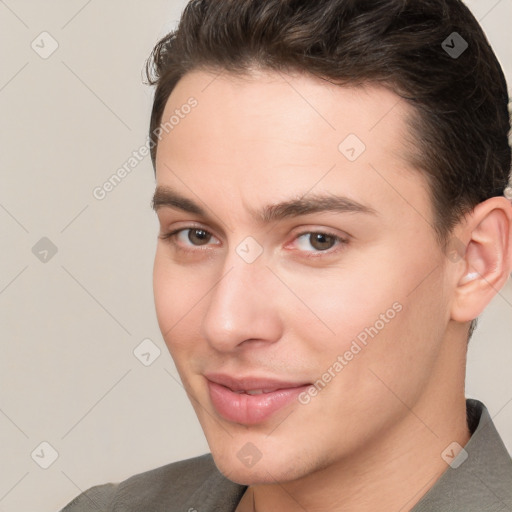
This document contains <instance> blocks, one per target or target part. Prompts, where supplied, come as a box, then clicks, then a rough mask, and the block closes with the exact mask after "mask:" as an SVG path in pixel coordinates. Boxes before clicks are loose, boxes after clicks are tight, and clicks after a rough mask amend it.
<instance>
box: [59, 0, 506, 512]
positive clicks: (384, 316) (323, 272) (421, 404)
mask: <svg viewBox="0 0 512 512" xmlns="http://www.w3.org/2000/svg"><path fill="white" fill-rule="evenodd" d="M148 71H149V75H150V76H151V80H152V83H153V84H156V93H155V99H154V106H153V112H152V117H151V127H150V137H151V141H152V146H153V149H152V157H153V163H154V166H155V173H156V182H157V187H156V191H155V195H154V200H153V206H154V209H155V210H156V212H157V215H158V219H159V222H160V233H159V241H158V246H157V251H156V258H155V267H154V292H155V304H156V310H157V316H158V321H159V326H160V329H161V331H162V334H163V337H164V339H165V342H166V344H167V346H168V348H169V351H170V353H171V355H172V357H173V359H174V362H175V364H176V367H177V369H178V372H179V374H180V377H181V379H182V382H183V385H184V387H185V389H186V391H187V393H188V396H189V398H190V400H191V402H192V405H193V406H194V409H195V411H196V413H197V416H198V419H199V421H200V423H201V426H202V428H203V430H204V433H205V436H206V438H207V441H208V444H209V447H210V449H211V454H208V455H205V456H202V457H198V458H195V459H191V460H187V461H181V462H178V463H174V464H170V465H167V466H164V467H162V468H158V469H155V470H153V471H149V472H147V473H143V474H140V475H136V476H134V477H132V478H130V479H128V480H126V481H124V482H122V483H119V484H105V485H100V486H97V487H94V488H92V489H90V490H89V491H87V492H86V493H84V494H82V495H81V496H79V497H78V498H76V499H75V500H74V501H73V502H72V503H71V504H69V505H68V506H67V507H66V508H65V509H64V510H65V511H66V512H77V511H85V510H87V511H89V510H91V511H92V510H102V511H114V510H115V511H116V512H117V511H119V512H120V511H148V512H149V511H151V512H157V511H162V512H163V511H175V510H176V511H178V510H180V511H181V510H189V511H192V510H196V511H199V512H203V511H230V512H232V511H236V512H249V511H258V512H262V511H265V512H270V511H277V510H279V511H284V512H287V511H318V512H323V511H331V512H332V511H338V510H339V511H341V510H343V511H358V512H361V511H362V512H365V511H374V510H383V511H393V512H394V511H410V510H412V511H415V512H419V511H421V512H424V511H440V510H453V511H462V510H464V511H482V510H489V511H490V510H493V511H498V510H500V511H506V510H512V460H511V458H510V456H509V454H508V453H507V451H506V449H505V447H504V445H503V443H502V441H501V439H500V438H499V435H498V433H497V432H496V430H495V427H494V426H493V423H492V420H491V418H490V416H489V413H488V411H487V409H486V408H485V406H484V405H483V404H482V403H480V402H478V401H476V400H467V401H466V399H465V396H464V378H465V357H466V351H467V344H468V341H469V338H470V337H471V333H472V331H473V328H474V326H475V321H476V320H475V319H476V318H477V317H478V316H479V314H480V313H481V312H482V311H483V309H484V308H485V307H486V306H487V304H488V303H489V302H490V301H491V299H492V298H493V297H494V296H495V295H496V293H498V291H499V290H500V289H501V288H502V287H503V285H504V284H505V282H506V280H507V278H508V276H509V274H510V272H511V270H512V205H511V203H510V200H509V199H508V197H509V192H510V191H509V189H507V188H506V187H507V183H508V181H509V171H510V147H509V145H508V140H507V134H508V131H509V128H510V124H509V115H508V111H507V103H508V95H507V89H506V83H505V79H504V77H503V73H502V71H501V68H500V66H499V64H498V62H497V60H496V58H495V56H494V54H493V52H492V50H491V48H490V47H489V45H488V43H487V41H486V39H485V36H484V34H483V32H482V30H481V28H480V27H479V25H478V23H477V22H476V20H475V19H474V18H473V16H472V15H471V14H470V12H469V11H468V9H467V8H466V7H465V6H464V5H463V4H462V3H461V2H460V1H459V0H426V1H422V2H417V1H414V0H379V1H377V0H376V1H365V0H315V1H307V0H300V1H299V0H262V1H254V0H198V1H192V2H190V3H189V4H188V6H187V8H186V9H185V11H184V13H183V16H182V19H181V22H180V25H179V28H178V29H177V31H176V32H174V33H172V34H169V35H168V36H167V37H165V38H164V39H162V40H161V41H160V42H159V43H158V45H157V46H156V48H155V50H154V52H153V55H152V60H151V61H150V64H149V66H148ZM504 194H505V197H504Z"/></svg>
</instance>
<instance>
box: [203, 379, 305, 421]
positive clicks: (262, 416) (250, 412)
mask: <svg viewBox="0 0 512 512" xmlns="http://www.w3.org/2000/svg"><path fill="white" fill-rule="evenodd" d="M205 377H206V380H207V383H208V391H209V394H210V400H211V402H212V404H213V406H214V408H215V409H216V411H217V412H218V413H219V415H220V416H222V417H223V418H224V419H226V420H228V421H232V422H234V423H241V424H244V425H255V424H257V423H262V422H264V421H265V420H267V419H268V418H270V416H272V415H273V414H274V413H276V412H277V411H279V410H281V409H283V408H285V407H286V406H288V405H289V404H290V403H292V402H296V398H297V397H298V395H299V394H300V393H302V392H303V391H304V390H306V389H307V388H308V387H310V386H311V385H312V384H311V383H301V382H291V381H282V380H277V379H273V378H265V377H263V378H261V377H252V376H246V377H240V378H234V377H231V376H229V375H225V374H208V375H205ZM260 389H264V390H272V391H270V392H268V393H262V394H258V395H248V394H246V393H240V391H244V390H245V391H247V390H260Z"/></svg>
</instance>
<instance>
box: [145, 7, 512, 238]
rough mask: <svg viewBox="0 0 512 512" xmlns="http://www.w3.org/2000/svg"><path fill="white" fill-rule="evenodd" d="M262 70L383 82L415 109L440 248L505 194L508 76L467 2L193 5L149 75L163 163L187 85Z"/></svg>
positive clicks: (159, 50) (419, 160)
mask: <svg viewBox="0 0 512 512" xmlns="http://www.w3.org/2000/svg"><path fill="white" fill-rule="evenodd" d="M454 33H456V34H454ZM466 44H467V48H465V46H466ZM462 50H463V51H462ZM253 67H262V68H265V69H269V70H278V71H285V72H286V71H300V72H306V73H309V74H311V75H315V76H318V77H320V78H323V79H326V80H329V81H331V82H334V83H338V84H340V85H344V84H347V85H362V84H366V83H370V84H371V83H376V84H380V85H383V86H385V87H388V88H390V89H391V90H392V91H393V92H395V93H396V94H398V95H399V96H401V97H402V98H403V99H404V100H405V101H407V102H408V104H410V105H412V106H413V111H414V112H415V114H416V115H414V116H412V118H411V119H410V120H409V122H410V124H411V128H412V130H411V131H412V136H413V137H414V139H413V140H414V146H415V151H414V154H413V155H411V160H412V162H411V163H412V164H413V165H414V166H415V167H417V168H418V169H420V170H421V171H422V172H423V173H424V175H425V177H426V178H427V180H428V183H429V185H430V193H431V196H432V201H433V206H434V211H435V217H436V218H435V225H434V226H433V227H434V228H435V230H436V232H437V235H438V238H439V240H440V242H442V243H446V242H447V241H448V237H449V234H450V232H451V231H452V229H453V227H454V226H455V224H456V223H457V222H458V221H459V220H460V219H461V218H462V216H463V215H465V214H466V213H468V212H470V211H471V210H472V209H473V208H474V207H475V206H476V205H477V204H478V203H480V202H482V201H484V200H485V199H488V198H489V197H493V196H499V195H502V194H503V191H504V189H505V187H506V186H507V183H508V180H509V173H510V163H511V152H510V147H509V144H508V132H509V129H510V118H509V113H508V93H507V85H506V82H505V77H504V75H503V71H502V69H501V67H500V65H499V63H498V61H497V59H496V56H495V55H494V52H493V51H492V49H491V47H490V45H489V43H488V41H487V39H486V37H485V35H484V33H483V31H482V29H481V27H480V25H479V24H478V22H477V21H476V19H475V18H474V16H473V15H472V14H471V12H470V11H469V9H468V8H467V7H466V6H465V5H464V4H463V3H462V2H461V1H460V0H421V1H419V0H192V1H191V2H190V3H189V4H188V5H187V6H186V8H185V10H184V12H183V14H182V17H181V20H180V23H179V26H178V28H177V29H176V30H175V31H173V32H171V33H170V34H168V35H167V36H165V37H164V38H163V39H161V40H160V41H159V42H158V43H157V45H156V46H155V48H154V50H153V52H152V55H151V57H150V59H149V60H148V62H147V66H146V73H147V77H148V81H149V83H150V84H153V85H156V91H155V97H154V103H153V110H152V114H151V123H150V140H151V141H152V143H153V146H152V150H151V157H152V160H153V166H154V165H155V157H156V150H157V143H158V140H157V137H156V135H155V129H156V128H157V127H158V126H159V125H160V123H161V121H162V114H163V111H164V108H165V104H166V102H167V100H168V98H169V96H170V94H171V92H172V90H173V89H174V87H175V86H176V84H177V82H178V81H179V80H180V78H182V77H183V76H184V75H185V74H186V73H187V72H189V71H192V70H198V69H206V70H213V71H222V70H227V71H230V72H234V73H238V74H243V73H247V72H250V70H251V68H253Z"/></svg>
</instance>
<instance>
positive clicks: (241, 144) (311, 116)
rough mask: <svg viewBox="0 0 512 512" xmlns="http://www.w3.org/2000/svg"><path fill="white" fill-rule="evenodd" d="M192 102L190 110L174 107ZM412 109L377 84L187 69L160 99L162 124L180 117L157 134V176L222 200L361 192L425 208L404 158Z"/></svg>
mask: <svg viewBox="0 0 512 512" xmlns="http://www.w3.org/2000/svg"><path fill="white" fill-rule="evenodd" d="M191 98H193V99H194V101H195V102H196V106H195V107H194V108H193V109H189V108H185V109H183V106H184V105H186V104H187V103H190V99H191ZM185 112H188V113H185ZM411 114H412V110H411V107H409V106H408V105H407V104H405V103H404V101H402V100H401V99H400V98H399V97H398V96H397V95H395V94H394V93H392V92H391V91H389V90H388V89H386V88H383V87H378V86H371V85H368V86H364V87H345V86H338V85H335V84H332V83H330V82H327V81H325V80H321V79H319V78H317V77H312V76H310V75H304V74H282V73H278V72H269V71H261V70H257V71H253V72H252V73H251V74H250V75H244V76H237V75H233V74H230V73H228V72H222V73H219V72H216V73H214V72H206V71H194V72H191V73H189V74H187V75H186V76H185V77H183V78H182V79H181V80H180V81H179V82H178V84H177V86H176V87H175V89H174V91H173V92H172V94H171V96H170V97H169V99H168V102H167V104H166V107H165V110H164V113H163V116H162V123H165V122H166V121H167V120H168V119H170V118H171V117H172V116H173V115H174V116H175V117H176V116H177V115H179V116H180V120H179V122H178V123H176V124H175V125H174V126H173V127H172V129H171V130H169V132H168V133H166V132H163V133H162V138H161V140H160V142H159V146H158V151H157V159H156V167H157V182H158V184H161V185H172V186H173V187H174V188H178V189H180V190H181V191H182V192H185V191H186V188H184V187H183V185H184V184H185V182H187V183H189V184H190V183H194V186H195V187H196V190H198V191H201V192H203V193H204V194H206V195H208V193H210V195H211V194H212V192H213V190H216V189H217V191H220V189H221V188H222V192H223V196H224V197H231V199H232V200H233V201H235V202H236V197H242V198H243V199H244V200H245V201H246V202H245V204H254V203H258V202H260V201H261V202H262V201H263V200H264V199H265V202H268V199H269V198H271V199H274V198H275V199H276V200H277V199H280V198H285V197H289V193H292V194H296V195H297V194H299V195H300V194H303V193H306V192H308V191H310V190H313V189H314V191H315V192H320V191H322V190H324V191H325V190H334V189H336V192H338V193H343V194H344V195H346V196H348V197H352V198H354V199H356V200H357V199H360V198H361V194H365V195H366V196H367V197H368V196H369V197H371V198H372V202H374V203H379V201H380V202H384V201H388V202H389V201H394V202H395V203H397V200H399V199H400V197H401V198H402V199H401V202H402V203H403V198H404V197H407V196H411V194H413V195H415V196H423V197H416V199H415V201H416V202H418V201H420V200H421V201H422V202H424V203H425V204H424V205H418V207H421V206H424V208H425V209H426V210H429V209H430V205H429V202H428V200H427V196H428V193H427V187H426V182H425V181H424V178H423V176H422V175H421V173H420V172H419V171H418V170H415V169H412V168H411V165H410V164H409V159H408V157H407V156H408V151H409V150H410V148H411V143H410V142H411V139H412V134H411V133H410V129H409V126H408V123H407V117H408V116H409V115H411ZM183 180H184V181H183ZM286 192H288V195H286ZM230 194H231V196H230ZM357 196H359V197H357ZM379 198H380V199H379ZM362 202H366V203H368V201H362ZM234 204H235V203H233V205H234ZM409 206H410V205H409ZM402 213H403V212H402ZM407 213H409V212H407ZM409 214H410V213H409Z"/></svg>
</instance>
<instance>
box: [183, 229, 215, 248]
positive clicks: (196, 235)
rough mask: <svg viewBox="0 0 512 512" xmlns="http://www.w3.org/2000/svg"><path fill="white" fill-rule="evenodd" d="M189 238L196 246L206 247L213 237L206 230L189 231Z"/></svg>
mask: <svg viewBox="0 0 512 512" xmlns="http://www.w3.org/2000/svg"><path fill="white" fill-rule="evenodd" d="M187 231H188V236H187V238H188V239H189V241H190V242H191V243H192V244H194V245H204V244H207V243H208V242H209V241H210V239H211V237H212V235H211V234H210V233H208V232H207V231H205V230H204V229H188V230H187Z"/></svg>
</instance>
